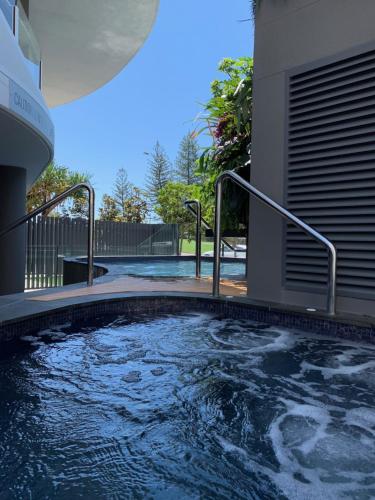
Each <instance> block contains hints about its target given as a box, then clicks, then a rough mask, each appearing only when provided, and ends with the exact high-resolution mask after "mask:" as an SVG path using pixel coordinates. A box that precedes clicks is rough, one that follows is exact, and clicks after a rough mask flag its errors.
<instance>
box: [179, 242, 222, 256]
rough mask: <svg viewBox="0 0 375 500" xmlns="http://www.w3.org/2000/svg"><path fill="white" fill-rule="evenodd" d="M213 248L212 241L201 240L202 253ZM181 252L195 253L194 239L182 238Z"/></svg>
mask: <svg viewBox="0 0 375 500" xmlns="http://www.w3.org/2000/svg"><path fill="white" fill-rule="evenodd" d="M213 249H214V244H213V242H212V241H202V253H204V252H210V251H212V250H213ZM181 253H190V254H195V241H190V243H189V241H188V240H182V250H181Z"/></svg>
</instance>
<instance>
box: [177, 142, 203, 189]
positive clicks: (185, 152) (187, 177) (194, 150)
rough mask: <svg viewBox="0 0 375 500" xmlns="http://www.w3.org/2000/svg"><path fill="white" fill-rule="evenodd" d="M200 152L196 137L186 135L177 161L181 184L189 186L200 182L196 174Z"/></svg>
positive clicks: (178, 177)
mask: <svg viewBox="0 0 375 500" xmlns="http://www.w3.org/2000/svg"><path fill="white" fill-rule="evenodd" d="M198 150H199V147H198V143H197V141H196V139H195V138H194V136H193V135H192V134H191V133H189V134H186V135H185V136H184V137H183V138H182V141H181V142H180V148H179V150H178V153H177V159H176V174H177V179H178V181H179V182H181V183H183V184H187V185H190V184H196V183H197V182H198V177H197V176H196V174H195V168H196V161H197V160H198Z"/></svg>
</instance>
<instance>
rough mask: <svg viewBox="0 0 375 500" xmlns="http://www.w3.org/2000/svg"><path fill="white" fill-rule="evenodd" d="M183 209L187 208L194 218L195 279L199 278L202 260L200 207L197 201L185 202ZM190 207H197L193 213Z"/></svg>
mask: <svg viewBox="0 0 375 500" xmlns="http://www.w3.org/2000/svg"><path fill="white" fill-rule="evenodd" d="M184 205H185V207H187V208H189V210H191V211H192V212H193V213H194V214H195V217H196V222H195V277H196V278H200V277H201V260H202V238H201V236H202V235H201V224H202V206H201V203H200V201H199V200H186V201H185V203H184ZM192 205H195V206H196V207H197V210H196V211H195V210H194V209H193V208H192Z"/></svg>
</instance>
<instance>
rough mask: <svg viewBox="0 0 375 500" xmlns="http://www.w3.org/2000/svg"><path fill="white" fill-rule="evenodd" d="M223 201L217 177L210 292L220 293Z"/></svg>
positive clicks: (221, 187)
mask: <svg viewBox="0 0 375 500" xmlns="http://www.w3.org/2000/svg"><path fill="white" fill-rule="evenodd" d="M222 202H223V179H222V178H221V177H219V178H218V179H217V181H216V185H215V231H214V269H213V283H212V294H213V296H214V297H219V295H220V244H221V207H222Z"/></svg>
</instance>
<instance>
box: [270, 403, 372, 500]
mask: <svg viewBox="0 0 375 500" xmlns="http://www.w3.org/2000/svg"><path fill="white" fill-rule="evenodd" d="M280 402H281V403H282V404H283V405H284V406H285V411H284V412H283V413H281V414H280V415H279V416H278V417H277V418H275V419H274V420H273V422H272V423H271V425H270V428H269V433H268V436H269V438H270V441H271V443H272V448H273V450H274V453H275V455H276V458H277V460H278V462H279V464H280V473H279V474H273V476H272V479H273V480H274V481H275V483H276V484H278V486H279V487H280V488H281V489H282V491H283V492H284V493H285V494H286V496H287V497H288V498H298V499H300V498H303V499H304V498H314V499H315V498H333V499H336V498H341V496H342V495H344V496H350V495H351V494H353V497H354V498H370V497H371V494H372V493H373V491H374V490H373V489H372V488H374V487H375V486H371V483H375V464H374V461H375V439H374V435H375V434H374V432H373V431H374V429H375V427H374V425H375V411H373V410H372V409H369V408H356V409H352V410H347V411H346V412H345V411H343V412H344V414H345V416H344V417H343V418H342V419H337V418H336V419H334V418H333V417H332V416H331V415H330V412H329V409H328V408H327V407H325V406H324V405H322V404H321V403H319V402H317V403H318V405H313V404H306V403H297V402H295V401H291V400H285V399H280ZM350 426H354V427H350ZM358 426H360V427H362V429H363V432H362V433H361V435H360V436H359V435H358V433H359V432H360V431H358ZM368 432H370V434H366V433H368ZM296 476H299V477H302V478H304V481H299V480H296V479H295V478H296ZM366 481H368V483H367V486H366ZM306 483H308V484H306Z"/></svg>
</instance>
